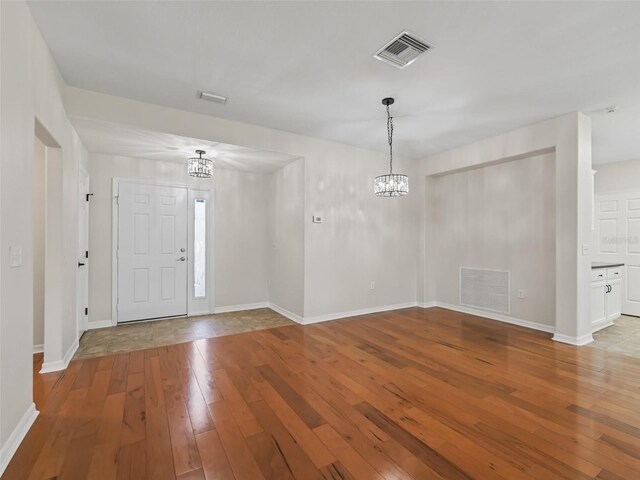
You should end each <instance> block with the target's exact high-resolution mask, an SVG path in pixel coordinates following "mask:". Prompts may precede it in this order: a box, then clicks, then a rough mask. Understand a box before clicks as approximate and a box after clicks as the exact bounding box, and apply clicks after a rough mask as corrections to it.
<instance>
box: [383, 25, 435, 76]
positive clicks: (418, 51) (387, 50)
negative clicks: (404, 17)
mask: <svg viewBox="0 0 640 480" xmlns="http://www.w3.org/2000/svg"><path fill="white" fill-rule="evenodd" d="M431 48H432V47H431V45H429V44H427V43H426V42H425V41H424V40H422V39H421V38H419V37H418V36H416V35H415V34H413V33H411V32H408V31H406V30H405V31H404V32H402V33H401V34H400V35H398V36H397V37H395V38H394V39H393V40H391V41H390V42H389V43H387V44H386V45H385V46H384V47H382V48H381V49H380V50H378V51H377V52H376V53H375V55H374V56H373V57H374V58H377V59H378V60H382V61H383V62H386V63H388V64H389V65H393V66H394V67H396V68H404V67H406V66H407V65H410V64H412V63H413V62H414V60H415V59H416V58H418V57H419V56H420V55H422V54H423V53H424V52H426V51H427V50H430V49H431Z"/></svg>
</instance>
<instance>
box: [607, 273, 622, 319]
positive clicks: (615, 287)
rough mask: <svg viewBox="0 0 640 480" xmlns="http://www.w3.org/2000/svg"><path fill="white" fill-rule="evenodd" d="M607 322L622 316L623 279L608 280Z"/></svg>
mask: <svg viewBox="0 0 640 480" xmlns="http://www.w3.org/2000/svg"><path fill="white" fill-rule="evenodd" d="M608 283H609V286H610V288H609V290H610V291H609V293H607V301H606V304H607V321H612V320H615V319H616V318H618V317H619V316H620V315H621V314H622V279H619V278H618V279H615V280H608Z"/></svg>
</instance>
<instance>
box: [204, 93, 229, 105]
mask: <svg viewBox="0 0 640 480" xmlns="http://www.w3.org/2000/svg"><path fill="white" fill-rule="evenodd" d="M199 93H200V95H199V96H200V98H201V99H203V100H209V101H210V102H215V103H222V104H225V103H227V100H229V97H225V96H223V95H218V94H215V93H210V92H199Z"/></svg>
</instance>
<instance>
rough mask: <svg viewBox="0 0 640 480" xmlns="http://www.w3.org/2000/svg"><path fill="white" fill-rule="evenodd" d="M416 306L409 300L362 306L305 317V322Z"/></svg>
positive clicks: (307, 323)
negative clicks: (360, 307)
mask: <svg viewBox="0 0 640 480" xmlns="http://www.w3.org/2000/svg"><path fill="white" fill-rule="evenodd" d="M415 306H417V303H416V302H407V303H397V304H395V305H383V306H380V307H370V308H362V309H359V310H349V311H346V312H338V313H329V314H326V315H316V316H314V317H304V320H303V323H304V324H305V325H310V324H312V323H319V322H328V321H330V320H338V319H340V318H349V317H357V316H358V315H368V314H370V313H380V312H389V311H391V310H400V309H402V308H410V307H415Z"/></svg>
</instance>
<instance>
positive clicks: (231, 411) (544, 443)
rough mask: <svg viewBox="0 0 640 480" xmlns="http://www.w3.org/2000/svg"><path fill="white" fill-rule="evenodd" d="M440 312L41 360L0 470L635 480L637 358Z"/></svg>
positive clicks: (638, 453)
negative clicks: (23, 423)
mask: <svg viewBox="0 0 640 480" xmlns="http://www.w3.org/2000/svg"><path fill="white" fill-rule="evenodd" d="M549 337H550V336H549V335H548V334H545V333H541V332H535V331H532V330H527V329H523V328H520V327H515V326H509V325H507V324H503V323H499V322H494V321H490V320H485V319H481V318H479V317H473V316H470V315H465V314H461V313H456V312H451V311H447V310H443V309H437V308H434V309H428V310H423V309H417V308H416V309H406V310H399V311H395V312H388V313H383V314H375V315H367V316H362V317H358V318H354V319H348V320H340V321H334V322H327V323H322V324H316V325H310V326H304V327H303V326H299V325H292V326H286V327H280V328H274V329H270V330H263V331H258V332H251V333H245V334H240V335H232V336H227V337H221V338H211V339H203V340H197V341H193V342H189V343H183V344H178V345H172V346H167V347H157V348H153V349H149V350H144V351H136V352H131V353H125V354H119V355H113V356H105V357H101V358H91V359H87V360H77V361H73V362H72V363H71V364H70V366H69V368H68V369H67V370H66V371H65V372H62V373H54V374H47V375H39V374H37V373H35V372H37V369H38V366H36V367H35V369H34V379H35V385H34V391H35V401H36V404H37V408H38V409H39V410H40V415H39V417H38V419H37V420H36V422H35V424H34V426H33V427H32V428H31V430H30V432H29V434H28V436H27V437H26V439H25V440H24V442H23V443H22V445H21V446H20V448H19V450H18V452H17V453H16V455H15V456H14V459H13V460H12V462H11V464H10V465H9V467H8V469H7V470H6V472H5V474H4V476H3V477H2V478H3V479H10V480H20V479H53V478H57V479H134V480H142V479H150V480H163V479H179V480H186V479H205V478H206V479H236V480H259V479H301V480H313V479H342V480H345V479H378V480H380V479H407V480H410V479H414V480H422V479H447V480H448V479H470V478H474V479H494V478H495V479H509V480H512V479H545V480H546V479H593V478H597V479H601V480H619V479H638V478H640V409H639V408H638V406H639V405H640V359H637V358H631V357H624V356H622V355H619V354H615V353H610V352H606V351H604V350H599V349H595V348H589V347H583V348H576V347H572V346H568V345H563V344H559V343H556V342H553V341H551V340H550V338H549Z"/></svg>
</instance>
